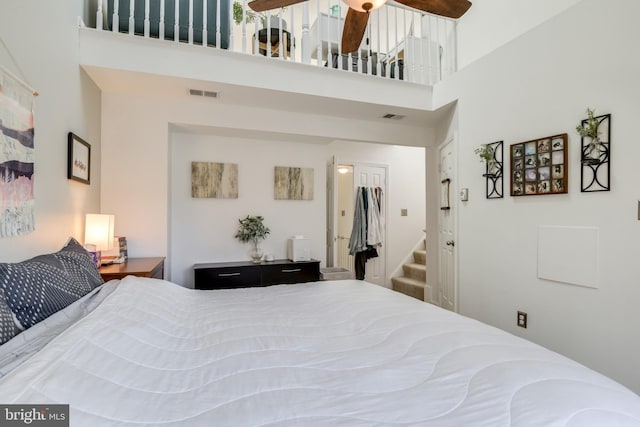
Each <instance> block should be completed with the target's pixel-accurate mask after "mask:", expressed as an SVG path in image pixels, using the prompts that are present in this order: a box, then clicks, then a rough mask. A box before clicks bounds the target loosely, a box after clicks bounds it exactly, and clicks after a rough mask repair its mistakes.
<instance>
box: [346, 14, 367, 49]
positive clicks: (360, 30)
mask: <svg viewBox="0 0 640 427" xmlns="http://www.w3.org/2000/svg"><path fill="white" fill-rule="evenodd" d="M368 21H369V13H368V12H358V11H357V10H354V9H352V8H349V11H348V12H347V18H346V19H345V21H344V29H343V30H342V53H351V52H355V51H356V50H358V47H360V43H361V42H362V37H363V36H364V31H365V30H366V29H367V22H368Z"/></svg>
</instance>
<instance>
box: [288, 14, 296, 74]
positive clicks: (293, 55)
mask: <svg viewBox="0 0 640 427" xmlns="http://www.w3.org/2000/svg"><path fill="white" fill-rule="evenodd" d="M294 16H295V15H294V14H293V7H292V8H291V9H289V22H291V28H290V29H289V35H290V37H291V41H290V42H291V46H289V47H290V49H291V56H290V57H289V60H290V61H293V62H296V39H295V30H296V21H295V19H294Z"/></svg>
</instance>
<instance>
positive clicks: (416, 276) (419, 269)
mask: <svg viewBox="0 0 640 427" xmlns="http://www.w3.org/2000/svg"><path fill="white" fill-rule="evenodd" d="M426 261H427V251H426V250H425V249H424V248H423V249H418V250H415V251H414V252H413V262H409V263H406V264H403V265H402V271H403V275H402V276H399V277H392V278H391V284H392V285H393V290H394V291H398V292H402V293H403V294H405V295H409V296H410V297H414V298H417V299H419V300H420V301H424V288H425V286H426V284H427V267H426Z"/></svg>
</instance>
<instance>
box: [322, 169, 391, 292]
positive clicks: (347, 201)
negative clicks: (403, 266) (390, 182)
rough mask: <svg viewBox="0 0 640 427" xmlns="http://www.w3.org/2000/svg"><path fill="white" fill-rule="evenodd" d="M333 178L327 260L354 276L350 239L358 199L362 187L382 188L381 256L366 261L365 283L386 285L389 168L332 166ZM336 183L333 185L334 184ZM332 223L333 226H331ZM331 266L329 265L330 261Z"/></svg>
mask: <svg viewBox="0 0 640 427" xmlns="http://www.w3.org/2000/svg"><path fill="white" fill-rule="evenodd" d="M330 168H331V169H332V175H333V178H334V179H329V180H328V182H329V185H330V187H331V186H332V187H333V188H330V189H329V191H328V194H332V196H333V203H328V207H329V209H328V211H329V212H328V217H329V218H330V220H329V222H330V224H329V230H330V231H329V232H330V235H329V236H327V237H328V239H327V240H328V241H329V242H330V244H329V249H328V254H327V256H328V257H327V259H328V261H329V260H332V261H333V263H332V265H334V266H336V267H341V268H345V269H347V270H349V271H351V272H354V273H355V264H354V261H355V260H354V256H353V255H349V240H350V237H351V231H352V229H353V221H354V210H355V206H356V203H355V199H356V195H357V191H358V188H359V187H379V188H380V189H381V190H382V200H383V202H382V205H381V213H382V219H383V220H382V221H381V230H382V233H381V237H382V246H381V247H378V248H377V253H378V256H377V257H375V258H371V259H369V260H368V261H367V263H366V266H365V280H366V281H368V282H370V283H375V284H377V285H380V286H386V264H387V257H386V247H385V246H386V225H385V222H384V219H385V218H386V217H387V212H386V198H387V194H388V193H387V166H384V165H371V164H363V163H357V162H342V163H340V162H335V161H333V162H332V163H331V167H330ZM332 182H333V185H332ZM331 224H332V225H331ZM327 265H329V262H327Z"/></svg>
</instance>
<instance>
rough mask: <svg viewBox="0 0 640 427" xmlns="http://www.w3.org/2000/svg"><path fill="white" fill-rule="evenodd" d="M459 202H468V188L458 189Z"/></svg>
mask: <svg viewBox="0 0 640 427" xmlns="http://www.w3.org/2000/svg"><path fill="white" fill-rule="evenodd" d="M460 201H462V202H467V201H469V189H468V188H462V189H460Z"/></svg>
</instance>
